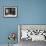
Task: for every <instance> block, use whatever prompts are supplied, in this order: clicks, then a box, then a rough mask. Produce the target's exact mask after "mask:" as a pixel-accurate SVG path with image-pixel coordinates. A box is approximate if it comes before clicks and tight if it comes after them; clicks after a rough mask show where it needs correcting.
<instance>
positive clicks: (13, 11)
mask: <svg viewBox="0 0 46 46" xmlns="http://www.w3.org/2000/svg"><path fill="white" fill-rule="evenodd" d="M16 16H17V7H15V6H7V7H4V17H16Z"/></svg>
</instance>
